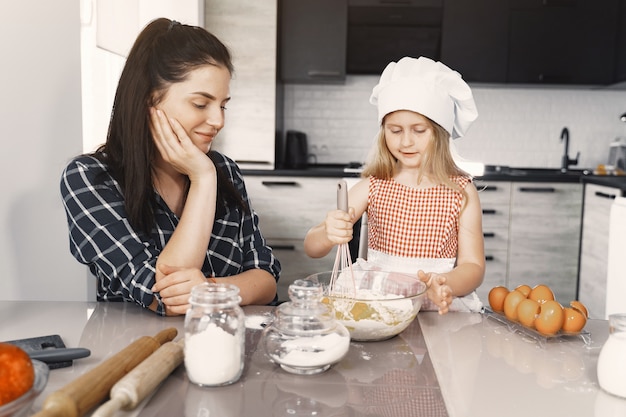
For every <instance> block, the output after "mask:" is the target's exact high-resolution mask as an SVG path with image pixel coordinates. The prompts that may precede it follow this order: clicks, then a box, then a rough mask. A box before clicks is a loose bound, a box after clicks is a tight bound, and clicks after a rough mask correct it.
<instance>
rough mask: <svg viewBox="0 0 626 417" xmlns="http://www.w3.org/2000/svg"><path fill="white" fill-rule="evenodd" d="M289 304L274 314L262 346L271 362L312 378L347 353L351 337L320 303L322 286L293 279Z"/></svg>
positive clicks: (311, 281) (280, 307) (327, 306)
mask: <svg viewBox="0 0 626 417" xmlns="http://www.w3.org/2000/svg"><path fill="white" fill-rule="evenodd" d="M288 294H289V299H290V301H288V302H286V303H283V304H281V305H279V306H278V307H277V308H276V310H275V311H274V319H273V321H272V323H271V324H270V325H269V326H268V327H266V328H265V330H264V331H263V335H262V344H263V347H264V349H265V352H266V354H267V355H268V357H269V358H270V360H271V361H272V362H274V363H276V364H278V365H280V367H281V368H282V369H284V370H285V371H287V372H290V373H294V374H300V375H313V374H318V373H321V372H324V371H326V370H327V369H329V368H330V367H331V366H332V365H333V364H335V363H337V362H339V361H340V360H341V359H342V358H343V357H344V356H345V355H346V353H348V349H349V347H350V334H349V333H348V330H347V329H346V328H345V326H344V325H343V324H341V323H339V322H338V321H337V320H336V319H335V312H334V310H333V308H332V307H331V306H330V305H328V304H325V303H323V302H322V286H321V285H320V283H319V282H317V281H314V280H303V279H300V280H296V281H294V283H293V284H291V285H290V286H289V290H288Z"/></svg>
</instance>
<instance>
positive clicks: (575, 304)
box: [562, 301, 587, 333]
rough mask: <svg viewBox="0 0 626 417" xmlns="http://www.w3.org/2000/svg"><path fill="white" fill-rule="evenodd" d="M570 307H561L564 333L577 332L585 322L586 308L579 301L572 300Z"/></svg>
mask: <svg viewBox="0 0 626 417" xmlns="http://www.w3.org/2000/svg"><path fill="white" fill-rule="evenodd" d="M570 306H571V307H565V308H563V314H564V317H563V326H562V329H563V331H564V332H566V333H578V332H580V331H581V330H582V329H583V327H585V324H587V309H586V308H585V306H584V305H583V304H582V303H581V302H580V301H572V302H571V303H570Z"/></svg>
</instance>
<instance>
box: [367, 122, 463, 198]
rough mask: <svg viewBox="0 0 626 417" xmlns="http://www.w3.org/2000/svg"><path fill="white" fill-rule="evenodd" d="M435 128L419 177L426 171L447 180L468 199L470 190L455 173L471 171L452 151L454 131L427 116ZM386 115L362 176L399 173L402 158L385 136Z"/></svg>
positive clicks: (438, 180)
mask: <svg viewBox="0 0 626 417" xmlns="http://www.w3.org/2000/svg"><path fill="white" fill-rule="evenodd" d="M424 117H425V118H426V120H427V121H428V123H429V125H430V128H431V131H432V132H433V137H432V140H431V141H430V144H429V145H428V148H427V149H426V152H425V154H424V156H423V160H422V166H421V169H420V174H419V177H418V181H420V180H421V179H422V178H423V176H424V174H425V173H426V174H427V175H428V177H429V178H430V179H431V180H432V181H434V182H435V183H437V184H443V185H445V186H447V187H448V188H451V189H453V190H455V191H458V192H460V193H461V194H463V197H464V199H465V200H466V201H467V193H466V191H465V190H464V189H462V188H461V187H460V186H459V185H458V184H457V183H456V182H454V181H452V179H451V177H456V176H467V177H470V175H469V174H468V173H467V172H465V171H463V170H462V169H461V168H459V167H458V166H457V164H456V163H455V162H454V159H453V158H452V153H451V151H450V133H448V132H447V131H446V130H445V129H444V128H443V127H441V126H440V125H439V124H437V123H436V122H434V121H432V120H431V119H429V118H428V117H426V116H424ZM384 125H385V118H383V120H382V123H381V126H380V130H379V132H378V136H377V138H376V145H375V150H374V152H372V154H371V155H370V158H369V161H368V162H367V164H366V165H365V168H364V169H363V172H362V173H361V176H362V177H364V178H367V177H369V176H373V177H376V178H380V179H385V180H388V179H391V178H393V176H394V174H395V169H396V166H397V164H398V160H397V159H396V158H395V157H394V156H393V155H392V154H391V151H389V148H388V147H387V142H386V138H385V129H384Z"/></svg>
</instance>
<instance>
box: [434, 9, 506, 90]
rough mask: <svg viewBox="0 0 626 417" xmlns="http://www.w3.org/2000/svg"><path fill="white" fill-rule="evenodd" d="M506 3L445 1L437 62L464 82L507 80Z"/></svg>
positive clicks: (502, 81) (501, 81)
mask: <svg viewBox="0 0 626 417" xmlns="http://www.w3.org/2000/svg"><path fill="white" fill-rule="evenodd" d="M508 13H509V10H508V2H507V1H505V0H479V1H476V0H474V1H467V0H446V7H445V9H444V14H443V23H442V25H443V35H442V40H441V54H440V55H439V56H438V58H439V59H440V60H441V62H443V63H445V64H446V65H448V66H449V67H450V68H454V69H455V70H456V71H458V72H460V73H461V74H462V75H463V79H465V80H466V81H474V82H491V83H504V82H506V81H507V76H506V72H507V55H508V21H509V20H508Z"/></svg>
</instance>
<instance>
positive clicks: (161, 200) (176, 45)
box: [61, 18, 280, 315]
mask: <svg viewBox="0 0 626 417" xmlns="http://www.w3.org/2000/svg"><path fill="white" fill-rule="evenodd" d="M232 72H233V66H232V63H231V57H230V53H229V51H228V50H227V48H226V47H225V46H224V45H223V44H222V43H221V42H220V41H219V40H218V39H217V38H216V37H215V36H213V35H212V34H210V33H209V32H207V31H206V30H204V29H203V28H200V27H194V26H188V25H183V24H180V23H178V22H176V21H171V20H168V19H165V18H161V19H156V20H154V21H153V22H151V23H150V24H148V25H147V26H146V27H145V29H144V30H143V31H142V32H141V33H140V34H139V36H138V37H137V40H136V41H135V44H134V45H133V47H132V49H131V51H130V53H129V55H128V59H127V61H126V65H125V67H124V70H123V71H122V74H121V76H120V80H119V84H118V87H117V92H116V95H115V100H114V104H113V111H112V115H111V121H110V125H109V132H108V135H107V140H106V142H105V143H104V144H103V145H102V146H101V147H100V148H98V149H97V150H96V151H95V152H93V153H92V154H89V155H81V156H79V157H77V158H75V159H74V160H73V161H71V162H70V163H69V165H68V166H67V167H66V169H65V170H64V172H63V175H62V179H61V194H62V196H63V202H64V206H65V210H66V213H67V219H68V225H69V233H70V250H71V252H72V254H73V255H74V257H76V259H77V260H78V261H79V262H81V263H84V264H86V265H88V266H89V268H90V270H91V272H92V273H93V274H94V275H95V276H96V277H97V279H98V291H97V296H98V300H125V301H134V302H136V303H138V304H140V305H142V306H143V307H146V308H149V309H151V310H153V311H155V312H157V313H158V314H160V315H179V314H184V313H185V312H186V310H187V308H188V306H189V305H188V298H189V294H190V291H191V289H192V287H194V286H195V285H197V284H200V283H202V282H206V281H207V280H209V281H212V282H215V281H217V282H220V283H221V282H224V283H231V284H234V285H236V286H237V287H238V288H239V290H240V295H241V299H242V301H241V304H242V305H246V304H268V303H271V302H272V301H275V299H276V282H277V280H278V277H279V274H280V263H279V262H278V260H277V259H276V258H275V257H274V255H273V253H272V250H271V248H270V247H268V246H267V245H266V243H265V239H264V238H263V236H262V234H261V232H260V230H259V228H258V218H257V216H256V214H255V213H254V212H253V211H252V209H251V207H250V204H249V201H248V197H247V193H246V189H245V185H244V181H243V178H242V174H241V171H240V169H239V167H238V166H237V165H236V164H235V162H234V161H232V160H231V159H229V158H228V157H226V156H225V155H222V154H220V153H218V152H216V151H212V150H211V144H212V142H213V140H214V139H215V137H216V135H217V134H218V132H219V131H220V130H221V129H222V127H224V112H225V110H226V104H227V103H228V101H229V100H230V95H229V85H230V79H231V76H232Z"/></svg>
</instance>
